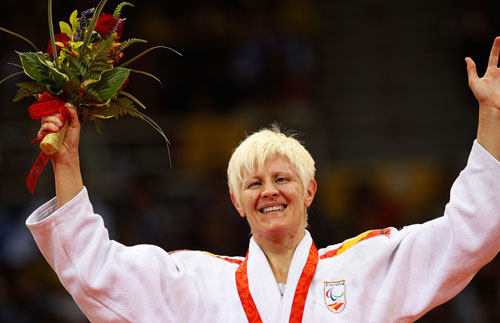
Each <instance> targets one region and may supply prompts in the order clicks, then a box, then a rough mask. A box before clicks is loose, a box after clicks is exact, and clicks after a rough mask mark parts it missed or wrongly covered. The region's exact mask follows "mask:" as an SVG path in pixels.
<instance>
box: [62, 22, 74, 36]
mask: <svg viewBox="0 0 500 323" xmlns="http://www.w3.org/2000/svg"><path fill="white" fill-rule="evenodd" d="M59 28H61V33H64V34H66V35H68V37H69V39H73V33H72V31H71V27H70V26H69V24H68V23H66V22H64V21H59Z"/></svg>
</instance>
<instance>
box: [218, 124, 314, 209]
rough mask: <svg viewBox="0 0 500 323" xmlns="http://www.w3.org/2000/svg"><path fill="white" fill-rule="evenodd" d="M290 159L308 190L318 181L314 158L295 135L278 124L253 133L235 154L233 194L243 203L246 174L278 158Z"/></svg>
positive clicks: (231, 175)
mask: <svg viewBox="0 0 500 323" xmlns="http://www.w3.org/2000/svg"><path fill="white" fill-rule="evenodd" d="M276 154H278V155H281V156H283V157H285V158H287V159H288V160H289V161H290V163H291V164H292V166H293V167H294V168H295V170H296V171H297V173H298V175H299V177H300V180H301V181H302V184H303V185H304V189H305V190H307V187H308V185H309V182H310V181H311V180H312V179H314V173H315V171H316V168H315V166H314V160H313V158H312V157H311V154H309V152H308V151H307V150H306V149H305V148H304V146H303V145H302V144H301V143H300V142H299V141H298V140H297V139H295V136H294V135H293V134H285V133H283V132H282V131H281V129H280V126H279V125H278V124H273V125H271V127H269V128H264V129H261V130H259V131H258V132H255V133H253V134H252V135H250V136H248V137H247V138H246V139H245V140H243V141H242V142H241V143H240V144H239V146H238V147H237V148H236V149H235V150H234V152H233V155H232V156H231V159H230V160H229V165H228V167H227V179H228V185H229V191H230V193H232V194H234V196H235V197H236V200H237V201H238V203H239V201H240V195H241V190H242V187H241V186H242V183H243V173H244V172H245V171H246V172H252V171H254V170H255V168H256V166H258V167H261V166H262V165H264V163H265V162H266V161H267V160H268V159H269V158H271V157H273V156H274V155H276Z"/></svg>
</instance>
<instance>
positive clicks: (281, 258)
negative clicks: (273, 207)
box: [255, 231, 304, 284]
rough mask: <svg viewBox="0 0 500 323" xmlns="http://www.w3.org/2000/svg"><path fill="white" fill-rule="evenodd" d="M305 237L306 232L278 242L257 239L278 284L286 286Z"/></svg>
mask: <svg viewBox="0 0 500 323" xmlns="http://www.w3.org/2000/svg"><path fill="white" fill-rule="evenodd" d="M303 237H304V231H302V232H301V234H297V235H295V236H293V237H287V238H285V239H280V240H276V241H274V240H268V239H258V238H257V237H255V241H256V242H257V244H258V245H259V246H260V248H261V249H262V251H263V252H264V254H265V255H266V258H267V261H268V262H269V265H270V266H271V270H272V271H273V274H274V278H275V279H276V282H277V283H281V284H286V280H287V277H288V270H289V269H290V264H291V263H292V258H293V254H294V252H295V249H296V248H297V246H298V245H299V243H300V241H301V240H302V238H303ZM259 240H262V241H259Z"/></svg>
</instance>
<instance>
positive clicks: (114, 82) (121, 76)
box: [85, 67, 130, 102]
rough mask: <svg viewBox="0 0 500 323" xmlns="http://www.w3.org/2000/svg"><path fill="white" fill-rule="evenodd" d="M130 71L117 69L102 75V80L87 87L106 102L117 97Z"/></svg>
mask: <svg viewBox="0 0 500 323" xmlns="http://www.w3.org/2000/svg"><path fill="white" fill-rule="evenodd" d="M129 74H130V70H129V69H127V68H122V67H117V68H113V69H112V70H108V71H105V72H103V73H102V75H101V79H100V80H99V81H97V82H92V83H90V84H88V85H87V86H85V88H88V89H90V90H92V91H94V92H96V93H97V94H98V95H99V96H100V97H101V98H102V100H103V102H106V101H108V100H110V99H111V98H112V97H113V96H115V95H116V93H117V92H118V90H120V88H121V87H122V85H123V84H124V83H125V81H126V80H127V77H128V76H129Z"/></svg>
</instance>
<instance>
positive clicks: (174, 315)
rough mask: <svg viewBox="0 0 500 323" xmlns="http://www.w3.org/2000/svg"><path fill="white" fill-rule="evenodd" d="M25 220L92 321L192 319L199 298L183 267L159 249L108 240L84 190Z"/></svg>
mask: <svg viewBox="0 0 500 323" xmlns="http://www.w3.org/2000/svg"><path fill="white" fill-rule="evenodd" d="M26 224H27V226H28V228H29V230H30V231H31V232H32V234H33V236H34V238H35V241H36V243H37V245H38V247H39V248H40V250H41V252H42V254H43V255H44V257H45V258H46V259H47V261H48V262H49V264H50V265H51V267H52V268H53V269H54V270H55V271H56V273H57V275H58V276H59V279H60V280H61V282H62V284H63V285H64V287H65V288H66V289H67V290H68V291H69V293H70V294H71V295H72V296H73V298H74V299H75V301H76V303H77V304H78V306H79V307H80V308H81V309H82V311H83V312H84V313H85V315H86V316H87V317H88V318H89V319H90V320H91V321H92V322H166V321H175V322H176V321H179V320H181V321H184V322H188V321H192V317H193V316H194V315H195V312H196V309H197V305H198V304H197V303H198V297H196V295H193V293H196V288H195V286H193V285H194V283H193V281H192V280H191V279H189V277H187V275H186V273H185V271H184V270H181V269H182V268H180V267H179V266H177V264H176V263H175V262H174V260H173V258H172V257H171V256H169V255H168V253H166V252H165V251H164V250H162V249H161V248H158V247H155V246H151V245H138V246H134V247H125V246H123V245H121V244H119V243H117V242H115V241H112V240H110V239H109V237H108V232H107V230H106V228H105V227H104V224H103V221H102V218H101V217H100V216H99V215H96V214H94V212H93V209H92V205H91V204H90V201H89V199H88V194H87V191H86V189H85V188H84V189H83V190H82V191H81V192H80V193H79V194H78V195H77V196H76V197H75V198H74V199H73V200H71V201H70V202H68V203H66V204H65V205H64V206H63V207H61V208H60V209H58V210H56V203H55V200H51V201H49V202H47V203H46V204H44V205H43V206H41V207H40V208H39V209H38V210H36V211H35V212H34V213H33V214H32V215H31V216H30V217H29V218H28V220H27V221H26ZM187 291H189V293H190V295H189V297H188V295H187V294H186V293H187Z"/></svg>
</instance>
